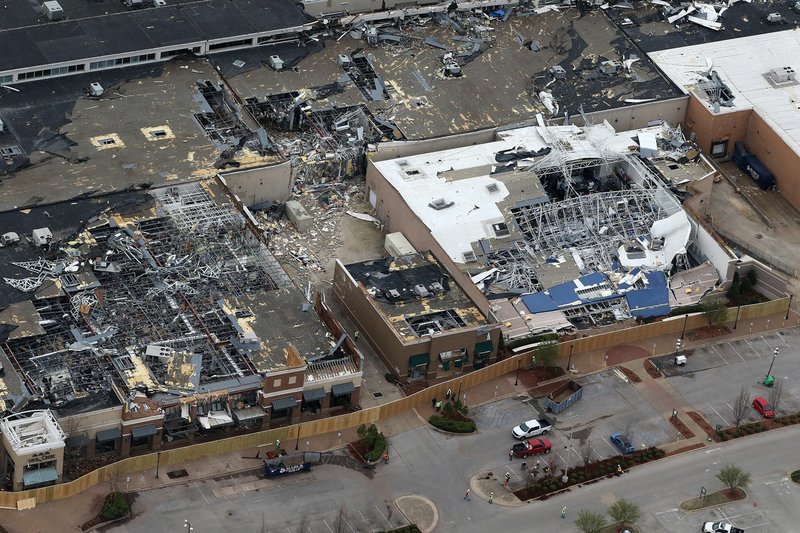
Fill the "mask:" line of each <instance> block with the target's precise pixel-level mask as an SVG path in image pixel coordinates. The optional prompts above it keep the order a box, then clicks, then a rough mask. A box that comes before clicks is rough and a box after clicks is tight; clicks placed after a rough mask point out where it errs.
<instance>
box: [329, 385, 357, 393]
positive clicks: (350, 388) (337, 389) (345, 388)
mask: <svg viewBox="0 0 800 533" xmlns="http://www.w3.org/2000/svg"><path fill="white" fill-rule="evenodd" d="M355 390H356V387H355V385H353V384H352V383H351V382H347V383H338V384H336V385H334V386H333V387H331V394H333V395H334V396H346V395H348V394H353V393H354V392H355Z"/></svg>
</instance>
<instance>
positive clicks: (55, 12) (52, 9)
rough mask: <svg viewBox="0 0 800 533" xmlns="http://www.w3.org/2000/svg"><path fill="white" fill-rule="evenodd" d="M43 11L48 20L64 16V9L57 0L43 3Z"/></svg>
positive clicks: (59, 18)
mask: <svg viewBox="0 0 800 533" xmlns="http://www.w3.org/2000/svg"><path fill="white" fill-rule="evenodd" d="M42 13H44V15H45V16H46V17H47V20H61V19H63V18H64V10H63V9H62V8H61V4H59V3H58V2H56V0H50V1H49V2H45V3H44V4H42Z"/></svg>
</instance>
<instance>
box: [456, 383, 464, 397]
mask: <svg viewBox="0 0 800 533" xmlns="http://www.w3.org/2000/svg"><path fill="white" fill-rule="evenodd" d="M463 384H464V382H463V381H459V382H458V394H456V398H461V385H463Z"/></svg>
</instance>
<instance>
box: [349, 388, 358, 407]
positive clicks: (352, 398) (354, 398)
mask: <svg viewBox="0 0 800 533" xmlns="http://www.w3.org/2000/svg"><path fill="white" fill-rule="evenodd" d="M360 398H361V387H356V390H354V391H353V394H351V395H350V405H358V400H359V399H360Z"/></svg>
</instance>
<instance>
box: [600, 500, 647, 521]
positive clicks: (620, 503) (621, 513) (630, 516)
mask: <svg viewBox="0 0 800 533" xmlns="http://www.w3.org/2000/svg"><path fill="white" fill-rule="evenodd" d="M641 515H642V512H641V511H640V510H639V506H638V505H636V504H635V503H633V502H629V501H628V500H626V499H624V498H623V499H621V500H617V501H615V502H614V503H613V504H612V505H611V507H609V508H608V516H610V517H611V519H612V520H614V521H615V522H621V523H622V526H623V527H624V526H626V525H628V524H635V523H636V522H637V521H638V520H639V518H640V517H641Z"/></svg>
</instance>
